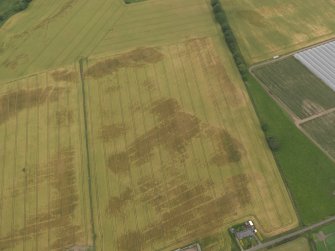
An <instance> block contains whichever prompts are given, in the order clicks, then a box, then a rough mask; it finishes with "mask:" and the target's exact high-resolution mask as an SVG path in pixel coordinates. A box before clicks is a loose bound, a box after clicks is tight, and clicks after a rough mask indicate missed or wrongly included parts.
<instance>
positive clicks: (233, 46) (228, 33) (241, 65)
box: [211, 0, 248, 81]
mask: <svg viewBox="0 0 335 251" xmlns="http://www.w3.org/2000/svg"><path fill="white" fill-rule="evenodd" d="M211 5H212V8H213V12H214V16H215V20H216V21H217V22H218V23H219V24H220V26H221V30H222V32H223V34H224V38H225V41H226V43H227V45H228V48H229V50H230V52H231V54H232V55H233V58H234V61H235V64H236V66H237V69H238V71H239V72H240V74H241V77H242V79H243V80H244V81H246V80H247V75H248V69H247V66H246V64H245V61H244V59H243V56H242V54H241V51H240V49H239V47H238V44H237V40H236V38H235V36H234V33H233V31H232V29H231V27H230V25H229V21H228V18H227V15H226V13H225V11H224V9H223V8H222V6H221V3H220V0H211Z"/></svg>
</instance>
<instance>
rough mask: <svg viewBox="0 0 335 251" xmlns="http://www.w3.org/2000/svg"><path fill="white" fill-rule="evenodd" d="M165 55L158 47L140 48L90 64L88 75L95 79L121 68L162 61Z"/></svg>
mask: <svg viewBox="0 0 335 251" xmlns="http://www.w3.org/2000/svg"><path fill="white" fill-rule="evenodd" d="M163 58H164V55H163V54H162V53H161V52H159V51H158V50H157V49H156V48H138V49H135V50H132V51H130V52H127V53H124V54H121V55H119V56H117V57H115V58H111V59H105V60H104V61H100V62H97V63H95V64H94V65H92V66H90V67H89V68H88V69H87V72H86V73H87V75H88V76H91V77H93V78H95V79H98V78H102V77H104V76H105V75H110V74H113V73H114V72H117V71H118V70H119V69H121V68H128V67H141V66H144V65H146V64H154V63H157V62H159V61H161V60H162V59H163Z"/></svg>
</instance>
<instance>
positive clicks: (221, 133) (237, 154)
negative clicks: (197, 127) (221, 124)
mask: <svg viewBox="0 0 335 251" xmlns="http://www.w3.org/2000/svg"><path fill="white" fill-rule="evenodd" d="M207 135H208V136H210V137H211V138H212V140H213V141H214V142H216V145H217V150H216V151H217V152H216V153H215V154H214V156H212V157H211V162H212V163H214V164H216V165H218V166H223V165H225V164H227V163H233V162H238V161H240V160H241V158H242V155H243V153H244V152H245V150H244V148H243V145H242V144H241V143H240V142H239V141H238V140H237V139H234V138H233V137H232V136H231V135H230V134H229V133H228V132H227V131H225V130H224V129H219V128H209V129H208V130H207Z"/></svg>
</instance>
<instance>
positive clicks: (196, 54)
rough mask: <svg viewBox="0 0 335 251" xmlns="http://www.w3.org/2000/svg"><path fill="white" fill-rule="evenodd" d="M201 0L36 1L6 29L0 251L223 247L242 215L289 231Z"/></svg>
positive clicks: (1, 36) (268, 164)
mask: <svg viewBox="0 0 335 251" xmlns="http://www.w3.org/2000/svg"><path fill="white" fill-rule="evenodd" d="M207 4H209V3H206V2H205V1H202V0H186V1H179V0H169V1H168V2H167V1H144V2H141V3H133V4H129V5H124V4H123V3H122V1H117V0H113V1H105V0H97V1H83V0H75V1H73V0H60V1H51V0H46V1H45V0H43V1H42V0H34V1H32V3H31V5H30V6H29V8H28V9H27V10H26V11H25V12H23V13H20V14H18V15H16V16H14V17H13V18H11V19H10V20H9V21H8V22H6V23H5V25H4V26H3V27H2V29H1V30H0V74H1V82H2V84H1V86H0V105H1V106H0V111H1V112H0V137H1V138H2V139H3V140H2V141H1V142H2V147H1V148H0V157H1V158H0V161H2V164H1V169H0V170H1V173H2V175H1V176H0V191H1V195H0V202H1V203H0V221H1V224H0V249H1V250H6V251H7V250H11V251H15V250H34V251H36V250H43V251H44V250H62V251H63V250H66V249H67V248H70V247H74V246H78V247H79V246H82V247H88V246H90V245H93V244H96V249H97V250H153V249H160V250H171V249H174V248H177V247H181V246H185V245H186V244H189V243H191V242H194V241H197V240H204V239H206V240H208V239H211V240H212V243H210V246H211V247H210V248H211V249H212V250H218V249H219V248H222V249H223V250H230V248H231V244H230V238H229V236H228V233H227V231H226V230H227V228H228V227H229V226H230V225H232V224H235V223H237V222H240V221H242V220H246V219H250V218H252V219H254V220H255V222H256V224H257V228H258V229H259V230H260V231H261V232H262V233H263V234H264V235H265V236H273V235H275V234H278V233H281V232H284V231H286V230H289V229H291V228H293V227H295V226H297V218H296V215H295V212H294V210H293V207H292V204H291V201H290V198H289V196H288V193H287V191H286V188H285V186H284V184H283V181H282V179H281V176H280V174H279V172H278V170H277V167H276V164H275V162H274V159H273V156H272V154H271V152H270V151H269V149H268V147H267V144H266V142H265V139H264V136H263V133H262V131H261V130H260V125H259V122H258V120H257V117H256V115H255V112H254V110H253V108H252V105H251V103H250V100H249V98H248V95H247V93H246V90H245V89H244V86H243V83H242V82H241V80H240V78H239V75H238V71H237V70H236V69H235V66H234V63H233V61H232V59H231V57H230V54H229V52H228V50H227V48H225V47H224V42H223V39H222V37H221V34H220V33H218V30H217V27H216V25H215V23H214V21H213V17H212V16H211V12H210V8H209V7H210V6H209V5H207ZM71 65H72V66H71ZM62 67H63V68H62ZM51 69H52V70H51ZM36 72H39V73H36ZM8 81H11V82H8ZM212 236H215V238H212ZM213 239H214V241H213ZM210 248H208V249H209V250H210Z"/></svg>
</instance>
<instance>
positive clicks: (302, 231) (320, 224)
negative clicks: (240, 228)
mask: <svg viewBox="0 0 335 251" xmlns="http://www.w3.org/2000/svg"><path fill="white" fill-rule="evenodd" d="M333 221H334V222H335V216H332V217H330V218H328V219H326V220H323V221H320V222H318V223H316V224H314V225H311V226H308V227H304V228H302V229H300V230H297V231H295V232H292V233H289V234H285V235H283V236H281V237H278V238H277V239H274V240H271V241H268V242H264V243H261V244H259V245H257V246H255V247H252V248H249V249H246V250H245V251H257V250H260V249H263V248H267V247H270V246H273V245H275V244H278V243H280V242H283V241H285V240H288V239H290V238H292V237H296V236H299V235H301V234H303V233H306V232H308V231H310V230H313V229H316V228H318V227H320V226H323V225H325V224H327V223H330V222H333Z"/></svg>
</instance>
